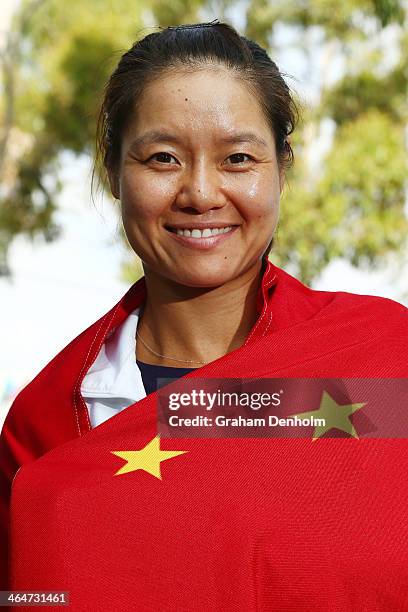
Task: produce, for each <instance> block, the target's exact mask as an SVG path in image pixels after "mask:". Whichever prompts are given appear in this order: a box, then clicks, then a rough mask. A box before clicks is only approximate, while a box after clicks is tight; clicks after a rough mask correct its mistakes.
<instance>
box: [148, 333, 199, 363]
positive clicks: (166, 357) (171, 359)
mask: <svg viewBox="0 0 408 612" xmlns="http://www.w3.org/2000/svg"><path fill="white" fill-rule="evenodd" d="M136 336H137V337H138V338H139V339H140V340H141V342H142V344H143V345H144V346H145V347H146V348H147V349H148V350H149V351H150V352H151V353H153V355H156V356H157V357H164V359H170V361H180V362H182V363H199V364H201V365H204V364H206V363H209V362H208V361H193V360H192V359H176V357H169V356H168V355H161V354H160V353H156V351H155V350H153V349H152V348H151V347H150V346H149V345H148V344H146V342H145V341H144V340H143V338H142V336H141V335H140V334H139V332H138V330H137V329H136Z"/></svg>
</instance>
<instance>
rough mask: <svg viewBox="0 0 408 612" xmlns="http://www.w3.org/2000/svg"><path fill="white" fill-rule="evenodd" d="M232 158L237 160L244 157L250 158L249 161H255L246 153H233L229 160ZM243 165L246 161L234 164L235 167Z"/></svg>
mask: <svg viewBox="0 0 408 612" xmlns="http://www.w3.org/2000/svg"><path fill="white" fill-rule="evenodd" d="M232 157H235V158H237V157H238V158H242V157H248V159H249V160H251V161H253V159H254V158H253V157H251V156H250V155H247V154H246V153H233V154H232V155H230V156H229V158H228V159H231V158H232ZM242 163H245V160H242V159H241V160H238V163H235V164H232V165H233V166H240V165H241V164H242Z"/></svg>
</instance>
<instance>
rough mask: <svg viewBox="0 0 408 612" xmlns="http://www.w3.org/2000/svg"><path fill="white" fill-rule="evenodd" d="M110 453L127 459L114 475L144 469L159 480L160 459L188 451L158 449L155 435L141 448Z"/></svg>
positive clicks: (157, 437) (157, 440) (158, 439)
mask: <svg viewBox="0 0 408 612" xmlns="http://www.w3.org/2000/svg"><path fill="white" fill-rule="evenodd" d="M111 453H113V454H114V455H117V456H118V457H120V458H121V459H124V460H125V461H127V463H126V464H125V465H122V467H121V468H120V469H119V470H118V471H117V472H116V473H115V476H118V475H119V474H126V473H127V472H134V471H136V470H144V471H145V472H148V473H149V474H151V475H152V476H155V477H156V478H159V479H160V480H161V473H160V463H161V461H166V459H171V458H172V457H176V456H177V455H182V454H183V453H188V451H166V450H160V438H159V436H156V437H155V438H153V439H152V440H150V442H148V443H147V444H146V446H145V447H144V448H142V449H141V450H137V451H111Z"/></svg>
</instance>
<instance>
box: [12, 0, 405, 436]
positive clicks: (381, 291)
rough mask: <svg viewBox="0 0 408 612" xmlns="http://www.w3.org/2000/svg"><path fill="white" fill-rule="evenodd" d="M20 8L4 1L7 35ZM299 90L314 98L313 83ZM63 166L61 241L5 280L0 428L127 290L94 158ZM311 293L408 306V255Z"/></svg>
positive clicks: (342, 274) (19, 246) (336, 272)
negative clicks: (93, 176)
mask: <svg viewBox="0 0 408 612" xmlns="http://www.w3.org/2000/svg"><path fill="white" fill-rule="evenodd" d="M15 4H16V2H15V1H11V0H6V1H5V0H2V3H1V9H0V10H1V19H0V22H1V24H2V25H1V27H2V28H4V27H5V23H6V20H5V16H7V14H8V15H10V14H11V12H12V10H13V6H14V5H15ZM0 36H1V32H0ZM0 44H1V38H0ZM297 64H298V58H296V57H294V56H288V59H287V64H286V65H284V66H283V67H282V66H281V68H282V69H284V70H286V71H287V72H289V73H291V74H296V65H297ZM297 86H298V88H299V87H300V89H301V92H302V93H303V95H304V96H305V98H306V99H310V98H311V96H312V90H311V89H310V84H308V83H306V82H303V83H302V82H300V83H298V84H297ZM321 146H322V147H324V142H323V143H321ZM61 163H62V168H63V169H62V175H61V176H62V178H63V183H64V189H63V192H62V194H61V197H60V198H59V212H58V215H57V217H56V221H57V222H58V223H60V224H61V226H62V227H63V235H62V237H61V238H60V239H59V240H57V241H56V242H54V243H51V244H45V243H44V242H43V241H41V240H36V241H35V242H34V243H32V242H30V241H29V240H28V239H26V238H23V237H18V238H17V239H16V240H15V241H14V243H13V245H12V247H11V249H10V259H9V261H10V265H11V269H12V272H13V275H12V279H11V280H8V279H0V303H1V313H2V317H1V320H0V337H1V339H2V344H3V347H6V350H3V351H1V353H0V426H1V424H2V422H3V419H4V417H5V415H6V412H7V410H8V408H9V406H10V404H11V401H12V399H13V398H14V397H15V395H16V393H17V392H18V391H19V390H20V389H21V388H22V387H23V386H25V385H26V384H27V383H28V382H29V381H30V380H31V379H32V378H33V377H34V376H35V375H36V374H37V373H38V372H39V371H40V370H41V369H42V368H43V367H44V366H45V365H46V364H47V363H48V362H49V361H50V360H51V359H52V357H54V356H55V355H56V354H57V353H58V352H59V351H60V350H61V349H62V348H63V347H64V346H66V344H67V343H68V342H70V341H71V340H72V339H73V338H74V337H76V336H77V335H78V334H79V333H80V332H81V331H83V330H84V329H85V328H86V327H88V326H89V325H91V324H92V323H93V322H94V321H96V320H97V319H98V318H99V317H100V316H102V315H103V314H104V313H105V312H107V311H108V310H110V308H112V306H114V304H115V303H116V302H117V301H118V300H119V299H120V298H121V297H122V296H123V294H124V293H125V292H126V291H127V289H128V287H129V283H124V282H123V281H121V280H120V265H121V261H122V260H123V258H124V257H125V255H126V252H127V251H126V249H125V246H124V245H123V243H122V241H121V240H120V238H119V233H118V231H119V227H120V225H119V224H120V220H119V218H118V215H117V213H116V211H115V209H114V206H113V205H112V203H111V202H110V201H109V200H108V198H107V197H105V199H104V200H101V199H97V200H96V206H94V205H93V204H92V202H91V199H90V172H91V168H90V161H89V159H88V158H86V157H85V156H81V157H75V156H74V155H72V154H68V153H67V154H64V156H63V157H62V159H61ZM312 286H313V288H315V289H321V290H329V291H333V290H343V291H350V292H353V293H361V294H371V295H381V296H384V297H389V298H391V299H395V300H397V301H400V302H402V303H405V304H407V305H408V254H407V258H406V260H405V264H404V270H402V269H401V264H395V265H391V266H390V267H389V268H388V269H387V270H386V271H384V272H374V271H372V272H363V271H359V270H355V269H353V268H352V267H351V266H349V265H348V264H347V263H345V262H343V261H341V260H339V261H335V262H333V263H332V264H331V265H330V266H329V267H328V268H327V269H326V270H325V272H324V273H323V274H322V276H321V278H320V279H319V280H318V281H316V282H315V283H313V285H312Z"/></svg>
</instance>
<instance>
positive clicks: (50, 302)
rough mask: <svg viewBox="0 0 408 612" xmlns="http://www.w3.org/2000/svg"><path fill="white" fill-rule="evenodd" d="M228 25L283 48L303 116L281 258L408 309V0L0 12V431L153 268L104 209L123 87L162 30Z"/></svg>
mask: <svg viewBox="0 0 408 612" xmlns="http://www.w3.org/2000/svg"><path fill="white" fill-rule="evenodd" d="M213 19H219V20H220V21H226V22H228V23H230V24H231V25H233V26H234V27H236V28H237V29H238V30H239V32H240V33H241V34H243V35H245V36H247V37H248V38H251V39H253V40H256V41H257V42H258V43H259V44H261V45H262V46H263V47H265V48H266V49H267V50H268V51H269V53H270V56H271V57H272V59H273V60H274V61H275V62H276V63H277V64H278V66H279V68H280V69H281V71H282V72H284V73H285V75H287V76H286V80H287V83H288V85H289V86H290V87H291V89H292V90H293V92H294V94H295V97H296V99H297V102H298V104H299V106H300V108H301V112H302V121H301V123H300V124H299V126H298V129H297V131H296V132H295V134H294V135H293V137H292V147H293V149H294V153H295V165H294V167H293V169H292V170H291V171H290V172H289V175H288V182H287V185H286V187H285V190H284V194H283V197H282V202H281V216H280V223H279V228H278V231H277V234H276V238H275V243H274V248H273V250H272V252H271V255H270V258H271V260H272V261H273V262H274V263H276V264H277V265H279V266H281V267H283V268H285V269H286V270H287V271H288V272H289V273H291V274H293V275H295V276H296V277H297V278H299V279H300V280H302V281H303V282H305V283H306V284H308V285H310V286H312V287H313V288H315V289H323V290H343V291H350V292H354V293H361V294H372V295H380V296H385V297H389V298H391V299H394V300H397V301H399V302H401V303H403V304H406V305H408V240H407V236H408V232H407V229H408V205H407V179H406V177H407V145H408V127H407V115H408V109H407V79H408V28H407V24H408V2H407V0H405V1H400V0H361V1H358V0H343V1H342V2H339V0H310V1H307V0H242V1H241V0H235V1H230V0H219V1H217V0H207V1H206V0H190V1H189V2H188V3H187V1H183V0H167V1H162V0H117V1H115V2H114V1H112V0H70V1H69V2H61V0H1V4H0V303H1V316H2V318H1V320H0V335H1V340H2V346H3V350H2V351H1V354H0V425H1V424H2V422H3V420H4V417H5V415H6V413H7V410H8V408H9V407H10V405H11V403H12V400H13V398H14V397H15V395H16V394H17V393H18V391H19V390H20V389H21V388H22V387H23V386H25V385H26V384H27V383H28V382H29V381H30V380H31V379H32V378H33V377H34V376H35V375H36V374H37V373H38V372H39V371H40V370H41V369H42V368H43V367H44V366H45V365H46V364H47V363H48V361H49V360H50V359H51V358H52V357H53V356H54V355H56V354H57V353H58V352H59V351H60V350H61V349H62V348H63V347H64V346H65V345H66V344H67V343H68V342H70V341H71V340H72V339H73V338H74V337H75V336H77V335H78V334H79V333H80V332H81V331H82V330H83V329H85V328H86V327H88V326H89V325H90V324H91V323H93V322H94V321H95V320H96V319H98V318H99V317H100V316H101V315H102V314H104V313H105V312H106V311H107V310H109V309H110V308H111V307H112V306H113V305H114V304H115V303H116V302H117V301H118V300H119V299H120V297H121V296H122V295H123V294H124V293H125V291H126V290H127V289H128V287H129V286H130V285H131V284H132V283H133V282H134V281H135V280H137V278H139V276H140V275H141V274H142V270H141V266H140V262H139V261H138V260H137V259H136V258H135V257H134V256H132V254H131V253H130V251H129V247H128V245H127V243H126V239H125V238H124V235H123V231H122V228H121V224H120V219H119V216H118V211H117V209H116V207H115V204H114V202H113V200H112V198H111V197H110V195H109V194H108V193H107V192H106V191H104V189H103V185H102V186H101V187H100V189H99V190H96V191H95V192H94V198H93V199H92V198H91V174H92V164H93V155H94V135H95V127H96V117H97V112H98V108H99V103H100V100H101V93H102V89H103V85H104V83H105V81H106V79H107V76H108V75H109V73H110V71H111V70H112V69H113V68H114V66H115V65H116V64H117V62H118V60H119V58H120V56H121V55H122V53H123V52H124V51H125V50H127V49H128V48H129V47H130V46H131V44H132V43H133V42H134V41H135V40H136V39H138V38H141V37H143V36H145V35H146V34H148V33H150V32H153V31H156V30H157V27H158V26H162V27H165V26H168V25H177V24H182V23H196V22H201V21H211V20H213Z"/></svg>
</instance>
